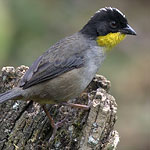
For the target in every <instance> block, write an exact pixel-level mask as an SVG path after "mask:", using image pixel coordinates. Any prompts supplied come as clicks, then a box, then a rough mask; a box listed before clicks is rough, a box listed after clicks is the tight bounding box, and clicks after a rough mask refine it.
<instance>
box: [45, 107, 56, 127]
mask: <svg viewBox="0 0 150 150" xmlns="http://www.w3.org/2000/svg"><path fill="white" fill-rule="evenodd" d="M42 108H43V110H44V112H45V113H46V115H47V117H48V119H49V121H50V124H51V126H52V128H53V129H54V128H55V123H54V120H53V118H52V117H51V115H50V114H49V112H48V110H47V109H46V106H45V105H42Z"/></svg>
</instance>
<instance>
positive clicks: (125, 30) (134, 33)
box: [120, 24, 136, 35]
mask: <svg viewBox="0 0 150 150" xmlns="http://www.w3.org/2000/svg"><path fill="white" fill-rule="evenodd" d="M120 32H121V33H123V34H130V35H136V32H135V31H134V30H133V29H132V28H131V27H130V26H129V25H128V24H127V26H126V27H125V28H123V29H120Z"/></svg>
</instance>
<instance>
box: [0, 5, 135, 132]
mask: <svg viewBox="0 0 150 150" xmlns="http://www.w3.org/2000/svg"><path fill="white" fill-rule="evenodd" d="M126 35H136V32H135V31H134V29H133V28H132V27H131V26H130V25H129V24H128V21H127V19H126V17H125V15H124V14H123V13H122V12H121V11H120V10H118V9H117V8H112V7H105V8H101V9H99V10H98V11H97V12H96V13H95V14H94V15H93V16H92V17H91V18H90V19H89V21H88V22H87V23H86V24H85V25H84V26H83V28H81V30H79V31H78V32H76V33H74V34H73V35H71V36H68V37H65V38H63V39H62V40H60V41H58V42H56V44H54V45H52V46H51V47H50V48H49V49H48V50H47V51H46V52H44V53H43V54H42V55H41V56H40V57H38V58H37V59H36V60H35V61H34V62H33V64H32V65H31V67H29V69H28V70H27V71H26V73H25V74H24V76H23V77H22V78H21V80H20V82H19V84H18V86H17V87H14V88H13V89H11V90H9V91H6V92H5V93H2V94H0V103H3V102H5V101H7V100H24V101H28V100H32V101H34V102H37V103H39V104H40V105H41V106H42V108H43V110H44V111H45V113H46V115H47V116H48V118H49V120H50V123H51V126H52V128H53V129H54V130H55V131H56V129H57V128H58V124H56V123H55V122H54V120H53V118H52V117H51V115H50V114H49V112H48V110H47V109H46V107H45V105H46V104H58V103H63V102H64V103H67V101H68V100H70V99H74V98H76V97H78V96H79V95H80V94H81V93H82V92H83V91H84V90H85V89H86V87H87V86H88V85H89V83H90V82H91V81H92V79H93V78H94V76H95V74H96V73H97V71H98V70H99V68H100V66H101V64H102V62H103V61H104V59H105V57H106V53H107V52H108V51H110V50H111V49H112V48H113V47H114V46H116V45H117V44H119V43H120V42H121V41H122V40H124V39H125V37H126ZM68 105H70V106H72V107H79V108H83V109H88V108H89V107H88V106H87V105H81V104H73V103H70V104H69V103H68Z"/></svg>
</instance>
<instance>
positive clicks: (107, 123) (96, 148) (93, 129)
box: [0, 66, 119, 150]
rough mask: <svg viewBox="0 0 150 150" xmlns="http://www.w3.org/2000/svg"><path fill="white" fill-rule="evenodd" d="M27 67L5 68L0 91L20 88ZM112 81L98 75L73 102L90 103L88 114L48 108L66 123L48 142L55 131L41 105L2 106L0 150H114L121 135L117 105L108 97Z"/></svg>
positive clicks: (68, 108)
mask: <svg viewBox="0 0 150 150" xmlns="http://www.w3.org/2000/svg"><path fill="white" fill-rule="evenodd" d="M27 69H28V67H25V66H20V67H18V68H16V69H15V68H13V67H4V68H3V69H2V73H1V76H0V92H1V93H2V92H4V91H6V90H8V89H11V88H13V87H14V86H16V85H17V83H18V81H19V79H20V78H21V76H22V75H23V74H24V73H25V71H26V70H27ZM109 88H110V82H109V81H108V80H107V79H106V78H104V77H103V76H100V75H96V77H95V78H94V79H93V81H92V82H91V83H90V85H89V86H88V88H87V89H86V90H85V92H83V93H82V94H81V96H80V97H78V98H77V99H74V100H72V101H71V100H70V101H71V102H73V103H79V104H88V103H89V102H90V101H91V102H92V103H91V104H92V106H91V109H90V110H89V111H85V110H81V109H75V108H70V107H68V106H62V105H51V106H50V105H47V108H48V110H49V112H50V114H51V115H52V116H53V118H54V120H55V122H58V121H60V120H62V119H64V118H66V121H65V122H64V124H63V126H62V127H61V128H59V129H58V131H57V134H56V136H55V138H54V140H52V141H50V142H49V139H50V137H51V134H52V128H51V127H50V123H49V120H48V118H47V117H46V115H45V113H44V112H43V110H42V109H41V107H40V105H39V104H37V103H34V102H32V101H28V102H25V101H11V100H10V101H7V102H5V103H3V104H0V150H78V149H79V150H115V149H116V146H117V144H118V142H119V135H118V132H117V131H114V129H113V128H114V124H115V122H116V113H117V105H116V102H115V99H114V98H113V96H111V95H110V94H109Z"/></svg>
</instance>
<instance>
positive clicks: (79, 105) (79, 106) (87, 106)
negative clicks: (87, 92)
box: [63, 103, 91, 110]
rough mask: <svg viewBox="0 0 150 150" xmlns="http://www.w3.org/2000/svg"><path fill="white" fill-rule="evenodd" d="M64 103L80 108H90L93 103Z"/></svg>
mask: <svg viewBox="0 0 150 150" xmlns="http://www.w3.org/2000/svg"><path fill="white" fill-rule="evenodd" d="M63 105H66V106H71V107H75V108H80V109H84V110H89V109H90V107H91V103H89V105H81V104H74V103H63Z"/></svg>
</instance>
